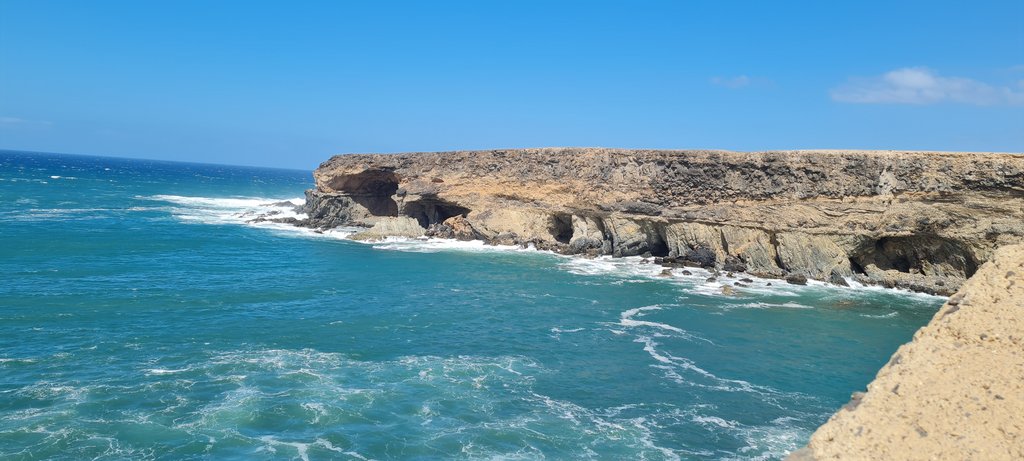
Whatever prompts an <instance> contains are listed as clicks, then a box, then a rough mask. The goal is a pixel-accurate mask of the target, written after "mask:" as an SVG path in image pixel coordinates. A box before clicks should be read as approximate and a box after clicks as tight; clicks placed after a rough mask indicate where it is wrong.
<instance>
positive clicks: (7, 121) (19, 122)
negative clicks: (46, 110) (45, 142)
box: [0, 117, 53, 127]
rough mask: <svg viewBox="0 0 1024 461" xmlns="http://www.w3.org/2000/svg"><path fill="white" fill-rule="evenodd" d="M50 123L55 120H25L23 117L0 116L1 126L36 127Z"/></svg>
mask: <svg viewBox="0 0 1024 461" xmlns="http://www.w3.org/2000/svg"><path fill="white" fill-rule="evenodd" d="M50 125H53V122H48V121H45V120H25V119H23V118H18V117H0V126H7V127H17V126H24V127H33V126H34V127H40V126H50Z"/></svg>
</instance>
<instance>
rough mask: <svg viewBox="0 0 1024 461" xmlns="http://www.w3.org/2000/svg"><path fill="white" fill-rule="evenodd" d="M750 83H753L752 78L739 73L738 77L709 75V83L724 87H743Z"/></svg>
mask: <svg viewBox="0 0 1024 461" xmlns="http://www.w3.org/2000/svg"><path fill="white" fill-rule="evenodd" d="M751 83H753V79H751V78H750V77H747V76H746V75H740V76H739V77H711V84H713V85H718V86H724V87H726V88H733V89H735V88H743V87H745V86H749V85H750V84H751Z"/></svg>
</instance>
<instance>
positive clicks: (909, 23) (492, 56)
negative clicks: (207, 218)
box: [0, 0, 1024, 169]
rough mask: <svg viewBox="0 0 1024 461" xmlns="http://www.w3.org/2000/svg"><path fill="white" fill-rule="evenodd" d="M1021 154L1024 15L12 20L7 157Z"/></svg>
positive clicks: (155, 13)
mask: <svg viewBox="0 0 1024 461" xmlns="http://www.w3.org/2000/svg"><path fill="white" fill-rule="evenodd" d="M544 146H603V147H622V148H671V149H686V148H712V149H729V150H739V151H758V150H772V149H805V148H806V149H811V148H829V149H898V150H904V149H906V150H952V151H961V150H967V151H1002V152H1007V151H1009V152H1022V151H1024V2H1021V1H1019V0H1013V1H999V0H996V1H979V0H973V1H941V0H940V1H894V0H888V1H867V0H861V1H785V2H782V1H779V2H767V1H728V0H725V1H672V2H650V1H635V2H622V1H619V2H601V1H586V2H582V1H580V2H575V1H564V2H555V1H550V0H549V1H503V2H499V1H483V0H480V1H467V2H454V1H452V2H442V1H432V2H426V1H410V2H392V1H345V2H342V1H329V2H328V1H324V2H316V1H300V2H284V1H275V2H260V1H216V2H209V1H173V2H172V1H164V2H156V1H153V2H139V1H128V2H115V1H102V0H97V1H90V2H81V1H48V0H31V1H13V0H0V149H17V150H30V151H42V152H63V153H77V154H92V155H107V156H118V157H134V158H153V159H165V160H180V161H192V162H209V163H223V164H238V165H253V166H271V167H282V168H297V169H311V168H314V167H316V165H318V164H319V163H320V162H322V161H324V160H326V159H327V158H329V157H330V156H331V155H334V154H339V153H353V152H405V151H439V150H460V149H489V148H514V147H544Z"/></svg>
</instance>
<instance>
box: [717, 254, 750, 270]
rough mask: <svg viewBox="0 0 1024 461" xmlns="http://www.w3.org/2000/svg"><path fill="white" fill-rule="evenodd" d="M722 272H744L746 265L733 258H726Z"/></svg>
mask: <svg viewBox="0 0 1024 461" xmlns="http://www.w3.org/2000/svg"><path fill="white" fill-rule="evenodd" d="M722 270H724V271H726V272H746V271H747V265H746V264H744V263H743V261H741V260H740V258H737V257H735V256H732V255H730V256H726V257H725V263H724V264H722Z"/></svg>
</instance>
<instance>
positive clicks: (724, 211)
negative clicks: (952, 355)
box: [304, 148, 1024, 294]
mask: <svg viewBox="0 0 1024 461" xmlns="http://www.w3.org/2000/svg"><path fill="white" fill-rule="evenodd" d="M314 177H315V179H316V184H317V187H316V189H315V190H311V191H309V192H307V205H306V212H307V213H308V214H309V216H310V219H309V221H308V222H305V223H304V224H306V225H309V226H313V227H321V228H325V227H335V226H340V225H357V226H366V227H371V226H375V225H376V226H377V228H378V230H379V229H388V228H397V227H401V228H402V230H403V232H402V233H403V235H408V234H409V226H408V225H407V224H408V223H407V222H405V221H402V222H401V223H397V222H396V223H387V222H385V223H383V224H382V221H389V220H392V219H393V218H398V217H409V218H413V219H415V220H416V222H418V223H419V225H420V226H419V227H420V228H422V230H423V232H424V233H427V234H428V235H437V236H444V237H452V238H463V239H472V238H478V239H483V240H487V241H489V242H492V243H508V244H527V243H531V244H534V245H536V246H538V247H540V248H548V249H552V250H556V251H560V252H564V253H581V254H590V255H598V254H611V255H616V256H631V255H646V254H650V255H651V256H655V257H660V258H662V259H661V262H663V263H664V264H667V265H674V264H684V265H699V266H703V267H708V268H715V269H722V270H730V271H747V272H750V273H752V274H755V275H761V276H768V277H786V276H791V277H796V278H797V279H799V278H800V277H808V278H812V279H818V280H826V281H834V282H836V283H843V280H844V279H845V278H847V277H856V278H857V279H859V280H861V281H862V282H865V283H872V284H883V285H886V286H892V287H905V288H910V289H914V290H917V291H925V292H930V293H939V294H951V293H952V292H954V291H955V290H956V289H957V288H959V286H960V285H961V284H962V283H963V281H964V280H966V279H967V278H968V277H970V276H971V275H972V274H973V273H974V271H975V270H977V267H978V266H979V265H981V264H982V263H983V262H985V261H987V260H988V259H989V258H990V257H991V255H992V253H993V251H994V250H995V249H996V248H998V247H999V246H1002V245H1006V244H1011V243H1017V242H1022V241H1024V157H1022V156H1019V155H1013V154H977V153H929V152H889V151H884V152H882V151H787V152H754V153H740V152H725V151H651V150H618V149H594V148H564V149H516V150H490V151H468V152H442V153H413V154H395V155H340V156H335V157H333V158H331V159H330V160H328V161H327V162H324V163H323V164H322V165H321V166H320V167H319V168H318V169H317V170H316V171H315V172H314ZM377 233H380V232H379V231H378V232H377ZM373 235H376V234H373Z"/></svg>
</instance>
